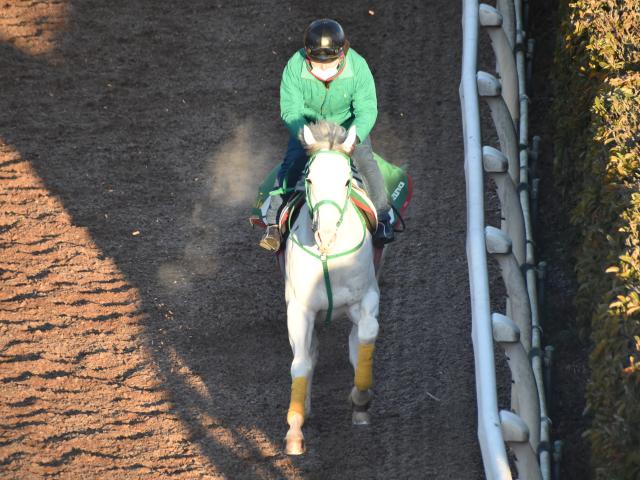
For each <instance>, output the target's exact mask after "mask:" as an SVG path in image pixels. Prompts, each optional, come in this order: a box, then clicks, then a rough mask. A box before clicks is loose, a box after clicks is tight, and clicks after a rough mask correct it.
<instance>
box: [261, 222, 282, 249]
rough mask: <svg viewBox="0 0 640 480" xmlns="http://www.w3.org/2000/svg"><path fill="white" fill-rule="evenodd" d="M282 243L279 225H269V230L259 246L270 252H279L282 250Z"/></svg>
mask: <svg viewBox="0 0 640 480" xmlns="http://www.w3.org/2000/svg"><path fill="white" fill-rule="evenodd" d="M281 241H282V236H281V235H280V228H279V227H278V225H267V230H266V231H265V232H264V235H263V236H262V239H261V240H260V244H259V245H260V246H261V247H262V248H264V249H265V250H269V251H270V252H277V251H278V250H280V242H281Z"/></svg>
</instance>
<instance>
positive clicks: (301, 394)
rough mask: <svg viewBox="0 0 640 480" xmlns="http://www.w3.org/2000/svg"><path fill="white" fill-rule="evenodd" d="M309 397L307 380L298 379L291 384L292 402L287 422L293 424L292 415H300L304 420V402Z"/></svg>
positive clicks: (304, 378)
mask: <svg viewBox="0 0 640 480" xmlns="http://www.w3.org/2000/svg"><path fill="white" fill-rule="evenodd" d="M306 397H307V378H306V377H296V378H294V379H293V381H292V382H291V402H290V403H289V413H288V414H287V422H289V423H291V415H293V414H294V413H298V414H300V415H301V416H302V418H303V419H304V401H305V399H306Z"/></svg>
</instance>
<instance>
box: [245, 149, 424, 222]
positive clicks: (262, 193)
mask: <svg viewBox="0 0 640 480" xmlns="http://www.w3.org/2000/svg"><path fill="white" fill-rule="evenodd" d="M373 158H375V160H376V162H378V167H379V168H380V171H381V172H382V176H383V178H384V183H385V188H386V190H387V196H388V198H389V203H390V204H391V205H392V206H393V207H394V208H395V209H396V210H397V211H398V212H400V215H403V214H404V212H405V211H406V209H407V207H408V206H409V202H410V201H411V196H412V194H413V185H412V182H411V177H410V176H409V175H408V174H407V172H405V171H404V169H403V168H401V167H398V166H396V165H394V164H392V163H389V162H387V161H386V160H385V159H384V158H382V157H381V156H380V155H378V154H377V153H374V154H373ZM279 169H280V166H279V165H277V166H276V167H275V168H274V169H273V170H271V172H270V173H269V174H268V175H267V177H266V178H265V179H264V181H263V182H262V183H261V184H260V186H259V187H258V194H257V196H256V201H255V203H254V205H253V209H252V210H251V216H250V217H249V221H250V222H251V223H252V224H253V225H258V226H261V227H265V226H266V224H265V221H264V220H265V215H266V213H267V208H268V206H269V199H270V196H269V192H270V191H271V190H273V188H274V187H273V186H274V184H275V181H276V176H277V175H278V170H279Z"/></svg>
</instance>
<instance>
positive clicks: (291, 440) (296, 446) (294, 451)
mask: <svg viewBox="0 0 640 480" xmlns="http://www.w3.org/2000/svg"><path fill="white" fill-rule="evenodd" d="M304 450H305V445H304V437H302V436H300V437H299V436H295V437H294V436H291V437H289V436H287V438H285V439H284V453H286V454H287V455H302V454H303V453H304Z"/></svg>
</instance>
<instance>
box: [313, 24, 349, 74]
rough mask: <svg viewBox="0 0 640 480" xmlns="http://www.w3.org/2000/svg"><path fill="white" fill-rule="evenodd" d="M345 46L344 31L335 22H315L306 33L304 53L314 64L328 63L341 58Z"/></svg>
mask: <svg viewBox="0 0 640 480" xmlns="http://www.w3.org/2000/svg"><path fill="white" fill-rule="evenodd" d="M345 44H346V39H345V37H344V30H342V27H341V26H340V24H339V23H338V22H336V21H335V20H331V19H328V18H322V19H320V20H314V21H313V22H311V23H310V24H309V26H308V27H307V29H306V30H305V32H304V51H305V52H306V54H307V56H308V57H309V58H310V59H311V60H313V61H314V62H319V63H328V62H332V61H333V60H335V59H337V58H339V57H340V55H342V53H343V52H344V48H345Z"/></svg>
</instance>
